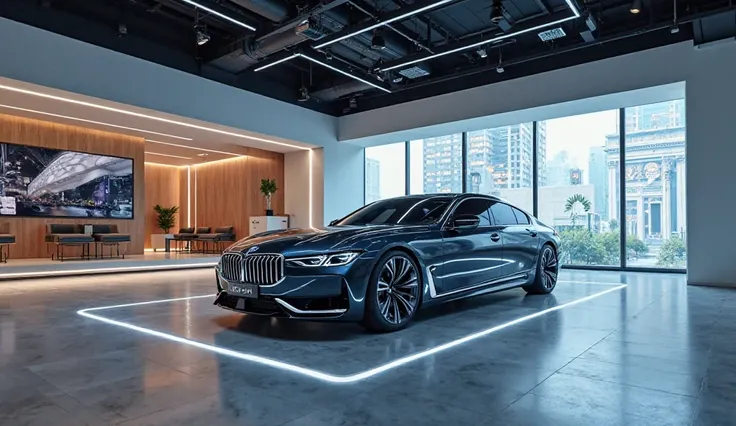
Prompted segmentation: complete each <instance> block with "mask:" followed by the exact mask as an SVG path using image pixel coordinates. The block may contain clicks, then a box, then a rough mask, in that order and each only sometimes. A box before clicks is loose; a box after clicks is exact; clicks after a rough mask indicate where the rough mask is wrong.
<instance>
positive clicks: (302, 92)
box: [297, 86, 309, 102]
mask: <svg viewBox="0 0 736 426" xmlns="http://www.w3.org/2000/svg"><path fill="white" fill-rule="evenodd" d="M308 100H309V90H307V88H306V87H304V86H302V87H301V88H300V89H299V98H297V101H299V102H306V101H308Z"/></svg>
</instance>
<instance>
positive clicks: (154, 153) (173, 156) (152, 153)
mask: <svg viewBox="0 0 736 426" xmlns="http://www.w3.org/2000/svg"><path fill="white" fill-rule="evenodd" d="M146 154H148V155H159V156H161V157H171V158H181V159H182V160H191V159H192V157H182V156H181V155H171V154H161V153H160V152H149V151H146Z"/></svg>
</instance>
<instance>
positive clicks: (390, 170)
mask: <svg viewBox="0 0 736 426" xmlns="http://www.w3.org/2000/svg"><path fill="white" fill-rule="evenodd" d="M405 192H406V144H405V143H404V142H399V143H394V144H390V145H381V146H372V147H369V148H366V149H365V203H366V204H368V203H372V202H374V201H378V200H382V199H384V198H391V197H398V196H401V195H404V194H405Z"/></svg>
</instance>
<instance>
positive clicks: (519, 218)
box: [511, 207, 531, 225]
mask: <svg viewBox="0 0 736 426" xmlns="http://www.w3.org/2000/svg"><path fill="white" fill-rule="evenodd" d="M511 210H513V211H514V216H516V223H518V224H519V225H529V224H530V223H531V222H530V221H529V216H527V215H526V213H524V212H523V211H521V210H519V209H515V208H513V207H511Z"/></svg>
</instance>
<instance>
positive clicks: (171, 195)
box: [146, 149, 284, 247]
mask: <svg viewBox="0 0 736 426" xmlns="http://www.w3.org/2000/svg"><path fill="white" fill-rule="evenodd" d="M149 169H150V170H151V171H150V173H151V176H153V175H157V176H164V177H162V178H161V180H160V181H152V180H150V179H148V178H147V179H146V182H147V184H148V185H157V186H162V185H165V186H166V187H165V188H159V189H155V190H154V189H151V190H148V191H147V197H150V198H149V199H147V200H146V208H147V209H149V205H150V209H151V216H150V220H149V222H152V223H151V224H149V225H147V226H146V228H147V232H154V233H162V232H163V231H161V230H159V229H158V228H156V224H155V219H156V216H155V213H153V210H152V209H153V206H154V205H156V204H161V205H166V206H172V205H178V206H179V217H178V221H177V224H176V227H175V228H174V229H173V230H172V233H175V232H176V231H178V229H179V228H182V227H186V226H187V225H191V226H192V227H195V226H209V227H211V228H213V229H214V228H216V227H218V226H234V227H235V233H236V235H237V237H238V238H242V237H245V236H247V235H248V225H249V223H248V222H249V218H250V217H251V216H263V215H265V214H266V204H265V201H264V198H263V196H262V195H261V192H260V187H261V179H263V178H269V179H276V182H277V185H278V187H279V189H278V191H277V192H276V194H275V195H274V196H273V198H272V208H273V210H274V214H277V215H281V214H284V188H283V185H284V155H283V154H279V153H274V152H269V151H262V150H258V149H249V150H248V155H247V156H245V157H239V158H233V159H230V160H224V161H215V162H212V163H204V164H199V165H196V166H191V167H189V168H187V167H179V168H174V167H166V166H159V165H155V164H150V163H149V164H146V176H148V175H149ZM154 169H156V170H155V171H154ZM161 169H165V170H161ZM166 182H168V183H166ZM174 191H178V193H176V192H174ZM189 210H191V216H192V217H191V219H190V218H189V217H188V211H189ZM147 217H148V216H147ZM149 229H150V230H151V231H149ZM147 247H148V245H147Z"/></svg>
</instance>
